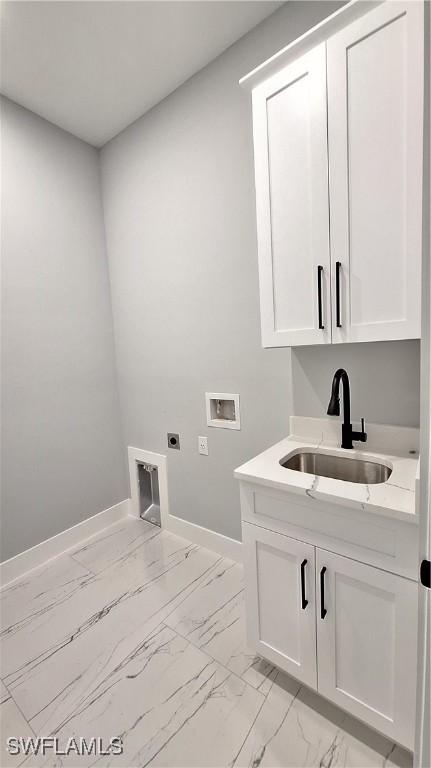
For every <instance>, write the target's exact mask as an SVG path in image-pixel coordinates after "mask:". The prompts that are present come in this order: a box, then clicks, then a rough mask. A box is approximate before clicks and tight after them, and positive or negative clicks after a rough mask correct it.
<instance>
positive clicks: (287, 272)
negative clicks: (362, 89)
mask: <svg viewBox="0 0 431 768" xmlns="http://www.w3.org/2000/svg"><path fill="white" fill-rule="evenodd" d="M326 116H327V115H326V52H325V45H324V44H322V45H320V46H318V47H317V48H315V49H314V50H313V51H310V52H309V53H308V54H306V55H305V56H303V57H301V58H300V59H298V60H297V61H295V62H294V63H293V64H290V65H289V66H288V67H286V68H285V69H284V70H283V71H282V72H280V73H278V74H277V75H274V76H273V77H271V78H269V79H268V80H267V81H265V83H263V84H262V85H260V86H258V87H257V88H256V89H255V90H254V92H253V132H254V146H255V173H256V208H257V228H258V248H259V273H260V292H261V322H262V341H263V345H264V346H265V347H274V346H275V347H276V346H289V345H293V344H296V345H300V344H322V343H325V342H327V341H329V340H330V335H331V315H330V274H329V270H330V260H329V203H328V168H327V120H326ZM319 265H320V267H322V268H323V269H321V270H320V272H319V270H318V267H319ZM319 281H320V287H321V317H320V320H321V322H320V324H321V325H324V326H325V327H324V328H323V329H322V328H319Z"/></svg>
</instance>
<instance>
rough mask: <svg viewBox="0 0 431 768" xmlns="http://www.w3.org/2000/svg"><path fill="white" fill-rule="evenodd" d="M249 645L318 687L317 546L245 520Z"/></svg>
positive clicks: (244, 539)
mask: <svg viewBox="0 0 431 768" xmlns="http://www.w3.org/2000/svg"><path fill="white" fill-rule="evenodd" d="M243 542H244V551H245V553H246V561H245V585H246V608H247V635H248V641H249V644H250V645H251V647H252V648H253V649H254V650H256V651H257V652H258V653H259V654H260V655H261V656H263V657H264V658H266V659H269V661H272V662H273V663H274V664H276V665H277V666H278V667H280V668H281V669H284V670H285V671H286V672H288V673H289V674H291V675H293V676H294V677H296V678H298V679H299V680H302V681H303V682H304V683H306V684H307V685H309V686H311V687H312V688H316V684H317V674H316V612H315V566H314V559H315V549H314V547H313V546H311V545H310V544H304V543H303V542H302V541H297V540H296V539H291V538H290V537H288V536H283V535H281V534H279V533H273V532H272V531H268V530H266V529H265V528H259V527H258V526H256V525H251V524H249V523H243Z"/></svg>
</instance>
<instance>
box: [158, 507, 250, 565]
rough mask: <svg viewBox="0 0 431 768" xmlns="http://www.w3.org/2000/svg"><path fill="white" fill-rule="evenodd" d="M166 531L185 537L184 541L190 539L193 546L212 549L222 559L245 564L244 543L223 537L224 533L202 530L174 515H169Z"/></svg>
mask: <svg viewBox="0 0 431 768" xmlns="http://www.w3.org/2000/svg"><path fill="white" fill-rule="evenodd" d="M164 530H165V531H170V532H171V533H176V534H177V536H183V538H184V539H188V540H189V541H191V542H192V543H193V544H199V545H200V546H201V547H206V549H211V550H212V551H213V552H217V554H219V555H222V557H228V558H230V560H235V561H236V562H237V563H242V562H243V550H242V542H241V541H237V540H236V539H231V538H229V536H223V534H222V533H217V532H216V531H211V530H210V529H209V528H202V527H201V526H200V525H196V524H195V523H190V522H189V521H188V520H183V519H182V518H181V517H175V516H174V515H168V519H167V521H166V525H165V526H164Z"/></svg>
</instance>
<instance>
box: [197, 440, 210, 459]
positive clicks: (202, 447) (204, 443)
mask: <svg viewBox="0 0 431 768" xmlns="http://www.w3.org/2000/svg"><path fill="white" fill-rule="evenodd" d="M198 448H199V453H201V454H202V455H203V456H208V438H207V437H201V436H199V437H198Z"/></svg>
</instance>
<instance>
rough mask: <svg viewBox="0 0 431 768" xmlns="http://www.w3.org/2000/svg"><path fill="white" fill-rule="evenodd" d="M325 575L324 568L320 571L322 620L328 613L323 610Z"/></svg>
mask: <svg viewBox="0 0 431 768" xmlns="http://www.w3.org/2000/svg"><path fill="white" fill-rule="evenodd" d="M325 573H326V567H325V566H323V568H322V570H321V571H320V618H321V619H324V618H325V616H326V614H327V613H328V611H327V610H326V608H325Z"/></svg>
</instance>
